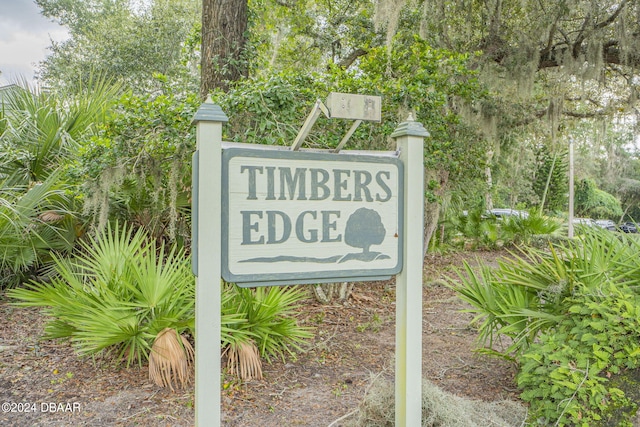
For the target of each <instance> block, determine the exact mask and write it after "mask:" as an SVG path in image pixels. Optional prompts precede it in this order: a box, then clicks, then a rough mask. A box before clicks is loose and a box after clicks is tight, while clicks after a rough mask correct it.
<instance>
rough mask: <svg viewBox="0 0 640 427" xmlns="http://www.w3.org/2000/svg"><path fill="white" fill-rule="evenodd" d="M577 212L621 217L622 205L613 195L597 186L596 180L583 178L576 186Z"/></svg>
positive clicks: (599, 216) (591, 215)
mask: <svg viewBox="0 0 640 427" xmlns="http://www.w3.org/2000/svg"><path fill="white" fill-rule="evenodd" d="M576 187H577V188H576V195H575V197H576V198H575V203H576V214H577V215H580V216H587V217H593V218H610V219H613V218H616V219H618V218H620V217H621V216H622V207H621V206H620V201H619V200H618V199H616V198H615V197H614V196H613V195H611V194H609V193H607V192H605V191H602V190H600V189H599V188H597V186H596V184H595V182H593V180H590V179H583V180H582V181H580V182H579V183H578V185H577V186H576Z"/></svg>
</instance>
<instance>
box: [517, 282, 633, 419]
mask: <svg viewBox="0 0 640 427" xmlns="http://www.w3.org/2000/svg"><path fill="white" fill-rule="evenodd" d="M567 305H568V308H569V312H568V315H567V316H565V318H564V319H563V320H562V321H561V322H560V323H559V324H558V325H556V326H554V327H553V328H552V329H550V330H549V331H548V332H545V333H543V334H541V336H540V339H539V341H538V342H536V343H534V344H532V345H531V347H530V348H529V349H528V350H527V352H526V353H525V354H524V355H523V363H522V367H521V370H520V373H519V374H518V377H517V381H518V386H519V387H521V388H522V389H523V390H524V391H523V393H522V399H523V400H524V401H526V402H530V404H531V413H530V417H531V419H533V420H536V421H537V422H538V423H542V424H549V423H551V422H553V423H554V424H555V425H560V426H562V425H584V426H588V425H594V424H596V423H598V422H601V421H606V420H607V419H608V418H610V417H613V414H614V412H615V410H616V409H618V408H621V407H626V408H628V409H631V408H633V409H634V410H633V411H631V412H635V404H634V403H633V402H631V401H630V400H629V399H628V398H627V397H626V396H625V393H624V392H623V391H622V390H621V389H620V388H618V387H617V386H616V385H615V384H614V383H613V382H612V381H610V380H609V378H611V377H612V374H620V373H621V372H624V371H625V370H627V369H635V368H637V367H638V366H639V365H640V342H639V338H640V334H639V333H638V331H639V327H640V295H638V293H637V291H634V290H632V289H631V288H629V287H628V286H626V285H622V286H621V285H619V284H615V283H613V282H611V281H603V282H602V284H601V285H600V286H599V287H598V292H593V290H592V289H585V288H579V289H577V292H576V293H575V295H574V296H572V297H570V298H568V300H567ZM615 425H618V426H623V425H628V426H631V419H630V414H629V413H626V416H624V415H623V416H622V419H617V420H616V424H615Z"/></svg>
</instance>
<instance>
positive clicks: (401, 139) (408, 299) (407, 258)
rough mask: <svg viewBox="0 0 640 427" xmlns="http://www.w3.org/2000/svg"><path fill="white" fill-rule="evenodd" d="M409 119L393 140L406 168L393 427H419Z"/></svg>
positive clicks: (417, 205)
mask: <svg viewBox="0 0 640 427" xmlns="http://www.w3.org/2000/svg"><path fill="white" fill-rule="evenodd" d="M426 136H429V132H427V131H426V130H425V128H424V127H423V126H422V124H420V123H418V122H415V121H413V119H412V118H411V116H409V118H408V119H407V121H406V122H403V123H401V124H400V126H398V128H397V129H396V130H395V131H394V132H393V133H392V134H391V137H393V138H395V139H396V144H397V149H398V151H399V152H400V160H401V161H402V162H403V163H404V182H405V195H404V239H403V240H404V244H403V255H402V258H403V260H404V266H403V269H402V272H401V273H400V274H398V275H397V276H396V384H395V387H396V424H395V425H396V427H414V426H421V425H422V421H421V420H422V266H423V261H424V256H423V244H424V243H423V232H422V231H423V229H424V165H423V162H424V157H423V156H424V154H423V151H424V150H423V139H424V137H426Z"/></svg>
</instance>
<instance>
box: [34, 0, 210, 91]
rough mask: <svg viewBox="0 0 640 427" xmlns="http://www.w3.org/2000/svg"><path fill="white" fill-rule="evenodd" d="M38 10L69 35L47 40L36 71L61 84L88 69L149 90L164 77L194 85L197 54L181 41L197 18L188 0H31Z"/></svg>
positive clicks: (80, 76)
mask: <svg viewBox="0 0 640 427" xmlns="http://www.w3.org/2000/svg"><path fill="white" fill-rule="evenodd" d="M37 3H38V5H39V6H40V7H41V8H42V13H43V15H44V16H46V17H48V18H52V19H56V20H59V21H60V22H61V23H62V24H63V25H64V26H66V27H67V29H68V30H69V35H70V36H69V38H68V39H67V40H65V41H63V42H61V43H55V44H53V46H51V51H52V53H51V54H50V55H49V56H47V58H46V59H45V60H44V61H43V62H42V64H40V65H41V66H40V73H39V77H40V78H41V79H42V81H44V82H45V83H46V84H47V85H48V86H51V87H55V88H66V87H68V82H70V81H76V80H78V79H81V80H84V79H86V78H88V76H90V75H92V74H93V73H100V74H102V75H104V76H107V77H108V78H110V79H115V80H119V81H121V82H123V83H124V84H125V85H127V87H128V88H129V89H131V90H134V91H136V93H153V92H154V91H156V90H157V89H158V88H159V87H161V86H162V82H161V81H160V80H158V79H157V78H155V77H158V76H160V77H163V78H166V79H168V80H169V81H170V82H171V83H172V84H174V85H175V86H176V87H180V88H181V90H184V89H185V88H191V90H196V89H197V57H196V53H195V52H194V51H193V49H190V47H191V46H190V45H189V44H188V43H187V40H188V39H189V37H190V35H191V33H192V32H193V30H194V28H195V27H196V26H197V25H198V24H199V16H200V15H199V12H200V7H201V6H200V3H199V2H196V1H194V0H154V1H151V2H131V1H128V0H115V1H112V0H88V1H86V0H37Z"/></svg>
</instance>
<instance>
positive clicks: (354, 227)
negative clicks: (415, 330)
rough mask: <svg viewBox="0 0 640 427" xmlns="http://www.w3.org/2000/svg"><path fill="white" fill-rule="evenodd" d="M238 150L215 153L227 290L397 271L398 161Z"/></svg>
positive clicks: (400, 169)
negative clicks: (218, 165)
mask: <svg viewBox="0 0 640 427" xmlns="http://www.w3.org/2000/svg"><path fill="white" fill-rule="evenodd" d="M246 147H247V146H244V147H243V148H238V147H231V148H226V149H224V150H223V154H222V181H223V182H222V277H223V278H224V279H225V280H226V281H229V282H234V283H237V284H238V285H240V286H260V285H287V284H303V283H321V282H337V281H344V280H346V279H349V280H350V281H356V280H376V279H382V278H387V277H390V276H392V275H394V274H397V273H399V272H400V271H401V270H402V235H403V234H402V218H403V215H402V209H403V189H404V185H403V166H402V162H400V160H399V159H398V158H397V157H395V156H391V155H371V154H345V153H341V154H331V153H327V152H312V151H290V150H279V149H265V148H264V147H260V148H246ZM201 185H202V184H201Z"/></svg>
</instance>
